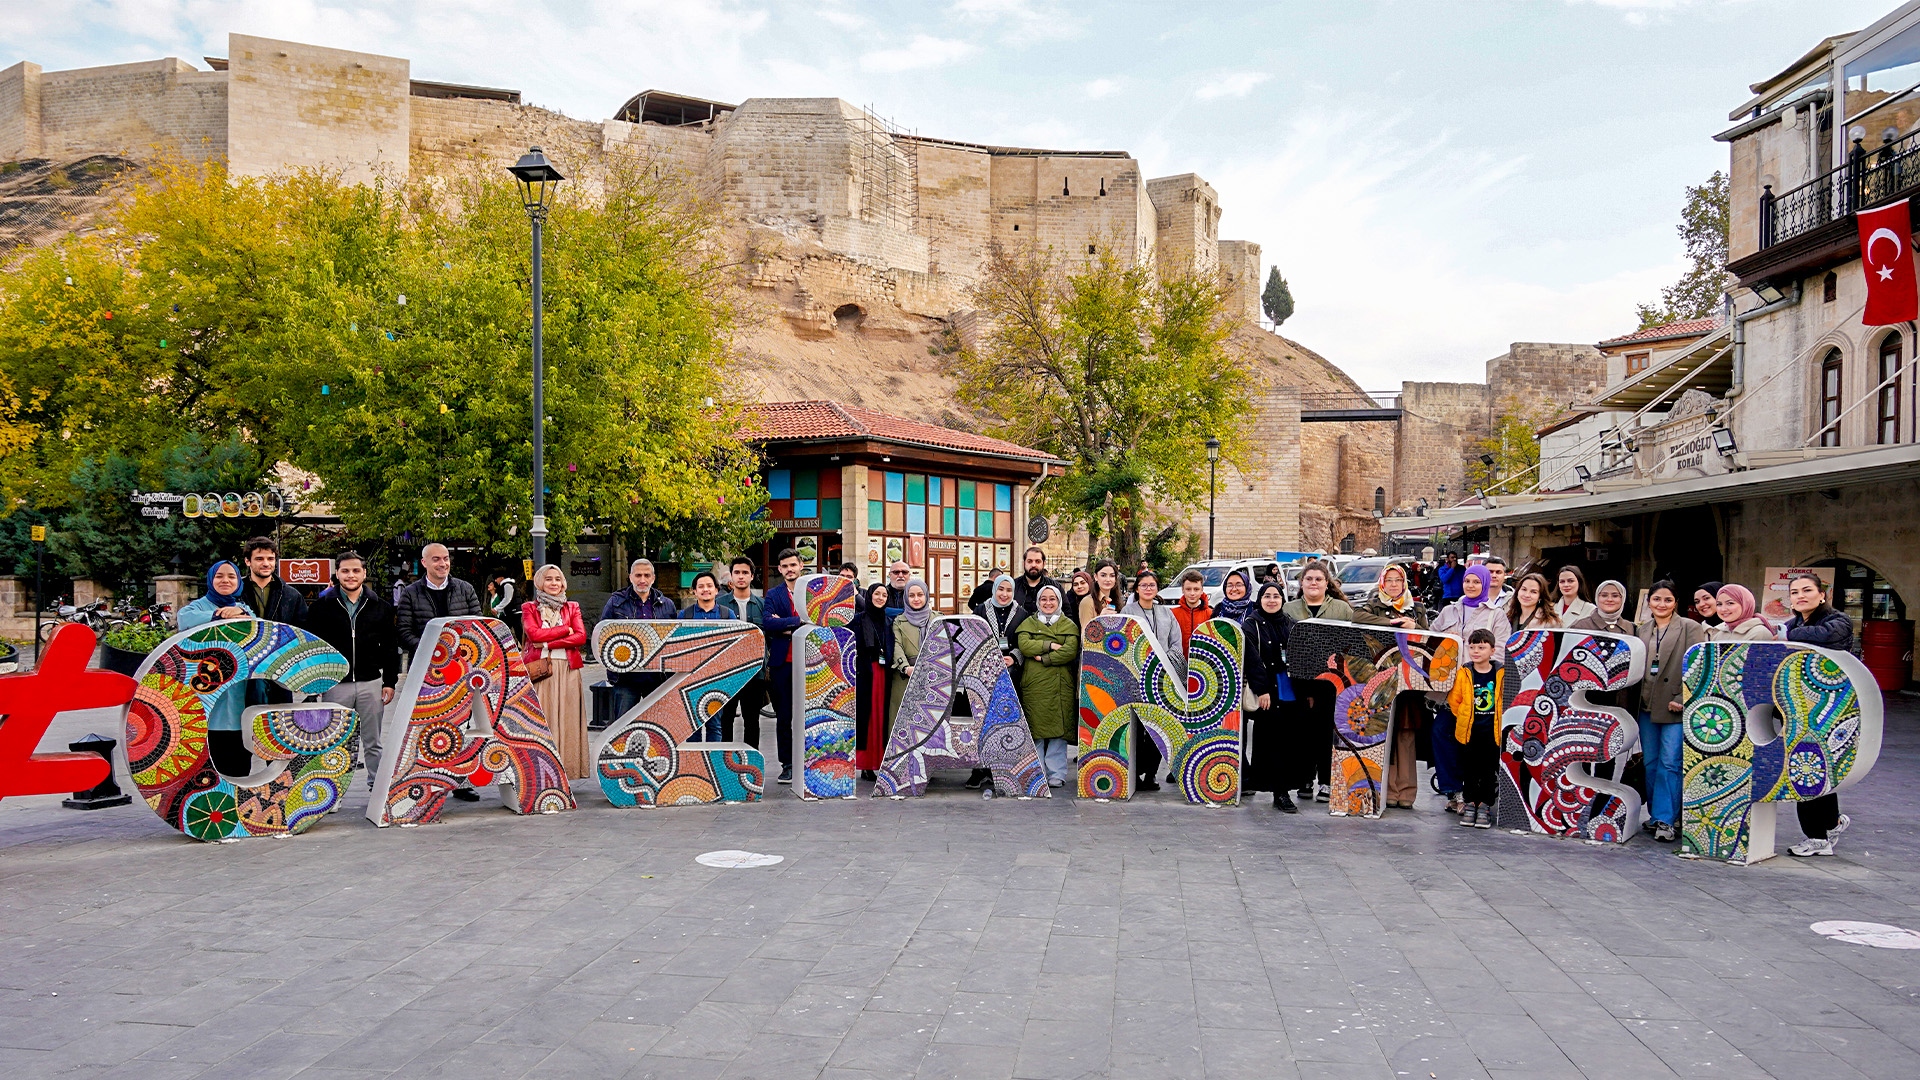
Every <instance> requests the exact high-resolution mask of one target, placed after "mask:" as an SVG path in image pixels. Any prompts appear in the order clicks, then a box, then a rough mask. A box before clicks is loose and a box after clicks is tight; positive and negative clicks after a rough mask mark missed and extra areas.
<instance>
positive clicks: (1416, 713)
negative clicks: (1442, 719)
mask: <svg viewBox="0 0 1920 1080" xmlns="http://www.w3.org/2000/svg"><path fill="white" fill-rule="evenodd" d="M1354 617H1355V619H1356V620H1358V621H1360V622H1380V623H1384V624H1386V625H1388V626H1393V627H1397V628H1399V629H1402V630H1425V629H1426V628H1427V613H1426V611H1424V610H1423V609H1422V608H1421V607H1420V605H1419V604H1418V603H1417V602H1415V600H1414V598H1413V590H1412V589H1410V588H1408V586H1407V571H1406V567H1404V566H1402V565H1400V564H1399V563H1389V564H1388V565H1387V568H1386V569H1385V570H1382V571H1381V572H1380V584H1379V585H1378V587H1376V588H1375V589H1374V592H1373V595H1372V596H1370V597H1368V598H1367V602H1366V603H1365V604H1363V605H1361V607H1360V610H1359V611H1358V612H1356V613H1355V615H1354ZM1427 715H1428V714H1427V706H1426V698H1425V695H1424V694H1423V693H1421V692H1420V691H1418V690H1402V691H1401V692H1400V693H1398V694H1396V695H1394V699H1393V752H1392V753H1391V754H1390V755H1388V758H1387V760H1388V762H1389V764H1388V767H1387V805H1388V806H1392V807H1399V808H1401V809H1406V810H1411V809H1413V800H1414V797H1415V796H1416V795H1417V794H1418V793H1419V791H1420V765H1419V738H1420V729H1421V728H1422V727H1424V726H1426V722H1427Z"/></svg>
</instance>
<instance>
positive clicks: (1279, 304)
mask: <svg viewBox="0 0 1920 1080" xmlns="http://www.w3.org/2000/svg"><path fill="white" fill-rule="evenodd" d="M1260 306H1261V307H1262V308H1264V309H1266V312H1267V318H1269V319H1272V320H1273V325H1274V326H1276V327H1277V326H1279V325H1280V324H1281V323H1283V322H1286V321H1287V318H1288V317H1289V316H1291V315H1292V314H1293V293H1292V292H1291V291H1290V290H1288V288H1287V279H1286V278H1283V277H1281V276H1280V268H1279V267H1277V266H1275V267H1270V268H1269V269H1268V270H1267V287H1266V288H1265V289H1264V290H1262V291H1261V293H1260Z"/></svg>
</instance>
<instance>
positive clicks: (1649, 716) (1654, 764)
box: [1640, 581, 1707, 844]
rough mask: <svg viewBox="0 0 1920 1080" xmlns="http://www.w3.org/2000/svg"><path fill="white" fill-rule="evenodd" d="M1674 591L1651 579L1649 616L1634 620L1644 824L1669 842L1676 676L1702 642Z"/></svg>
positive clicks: (1676, 797) (1702, 633)
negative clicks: (1643, 657) (1643, 654)
mask: <svg viewBox="0 0 1920 1080" xmlns="http://www.w3.org/2000/svg"><path fill="white" fill-rule="evenodd" d="M1679 608H1680V593H1679V590H1678V589H1676V588H1674V585H1673V582H1671V581H1656V582H1654V583H1653V588H1652V589H1651V590H1649V591H1648V593H1647V609H1648V610H1649V611H1650V612H1651V613H1652V617H1651V618H1649V619H1647V621H1645V622H1643V623H1641V624H1640V640H1641V641H1644V642H1646V643H1647V676H1646V678H1645V679H1643V680H1641V682H1640V753H1641V755H1642V758H1643V759H1644V760H1645V762H1646V766H1647V795H1648V798H1647V819H1648V821H1647V824H1648V827H1649V828H1651V829H1652V830H1653V838H1654V839H1655V840H1657V841H1659V842H1660V843H1663V844H1670V843H1672V842H1673V841H1674V840H1675V839H1677V838H1678V837H1679V826H1680V757H1681V735H1680V709H1681V703H1682V699H1683V698H1685V696H1686V687H1685V686H1683V685H1682V681H1681V674H1682V671H1683V669H1684V668H1685V667H1686V657H1687V650H1688V649H1690V648H1692V647H1693V646H1695V645H1699V644H1701V643H1702V642H1705V641H1706V640H1707V630H1706V627H1704V626H1701V625H1700V624H1699V623H1697V622H1694V621H1693V620H1692V619H1689V618H1687V617H1685V616H1684V615H1681V614H1680V612H1679Z"/></svg>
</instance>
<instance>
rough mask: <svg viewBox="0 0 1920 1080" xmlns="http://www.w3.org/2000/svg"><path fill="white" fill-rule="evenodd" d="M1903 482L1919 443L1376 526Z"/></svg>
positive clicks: (1481, 521)
mask: <svg viewBox="0 0 1920 1080" xmlns="http://www.w3.org/2000/svg"><path fill="white" fill-rule="evenodd" d="M1908 480H1920V445H1906V446H1883V447H1874V448H1873V449H1870V450H1862V451H1860V452H1858V453H1854V454H1844V455H1836V456H1832V457H1821V458H1814V459H1811V460H1808V461H1799V462H1793V463H1791V464H1786V465H1773V466H1769V467H1767V468H1764V469H1748V470H1747V471H1745V472H1733V473H1722V474H1720V475H1718V476H1699V477H1693V478H1690V479H1686V480H1673V481H1669V482H1667V483H1658V484H1656V483H1647V484H1645V485H1643V486H1639V487H1625V488H1617V489H1615V490H1612V491H1603V492H1595V493H1593V494H1586V493H1575V494H1571V495H1542V496H1507V497H1502V498H1497V499H1495V500H1494V503H1495V505H1493V506H1491V507H1487V506H1475V507H1460V508H1458V509H1453V510H1442V511H1440V512H1439V513H1434V514H1428V515H1427V516H1426V517H1411V518H1387V519H1385V520H1383V521H1382V522H1381V523H1380V526H1381V529H1382V531H1384V532H1386V533H1387V534H1389V535H1396V534H1400V533H1425V532H1431V531H1433V530H1435V529H1457V528H1460V527H1462V526H1471V527H1480V526H1487V525H1499V526H1515V525H1570V524H1574V523H1576V522H1582V521H1593V520H1595V519H1597V518H1614V517H1625V516H1627V515H1630V514H1645V513H1650V512H1652V511H1655V510H1671V509H1673V508H1675V507H1681V506H1699V505H1704V504H1711V503H1728V502H1739V501H1741V500H1743V499H1757V498H1763V497H1766V496H1770V495H1794V494H1799V493H1802V492H1809V491H1820V490H1823V489H1826V488H1844V487H1858V486H1862V485H1868V484H1886V483H1895V482H1899V481H1908Z"/></svg>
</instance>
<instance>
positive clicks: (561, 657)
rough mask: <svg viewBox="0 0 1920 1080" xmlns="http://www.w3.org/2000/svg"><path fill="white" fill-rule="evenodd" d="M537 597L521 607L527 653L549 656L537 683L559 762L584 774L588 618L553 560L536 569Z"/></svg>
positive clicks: (572, 774) (576, 776)
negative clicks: (582, 691) (583, 617)
mask: <svg viewBox="0 0 1920 1080" xmlns="http://www.w3.org/2000/svg"><path fill="white" fill-rule="evenodd" d="M533 599H534V602H533V603H531V604H522V605H521V607H520V624H521V628H522V629H523V630H525V631H526V639H527V652H526V656H527V659H528V660H529V661H533V660H542V659H544V660H546V661H547V662H548V668H547V675H546V677H545V678H543V679H540V680H538V681H536V682H535V683H534V684H533V689H534V692H535V693H536V694H538V695H539V696H540V709H541V711H542V712H544V713H546V714H547V724H548V726H550V727H551V728H552V729H553V741H554V747H555V749H557V750H558V751H559V753H560V767H561V768H563V769H565V770H566V772H567V777H568V778H569V779H572V780H584V779H586V777H587V776H588V775H589V772H590V769H589V763H588V761H587V756H588V755H587V717H586V713H585V711H584V710H582V709H581V708H580V667H581V664H582V663H583V662H584V661H583V660H582V659H581V656H580V647H581V646H582V645H585V644H586V643H587V624H586V623H585V622H583V621H582V620H581V617H580V605H579V604H577V603H575V602H573V601H572V600H569V599H567V575H566V572H565V571H563V570H561V569H560V568H559V567H558V566H556V565H554V564H553V563H548V564H546V565H545V566H542V567H541V568H540V569H538V570H536V571H534V572H533ZM699 734H701V735H702V736H703V737H704V736H705V734H706V732H705V730H704V729H702V730H701V731H700V732H699Z"/></svg>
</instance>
